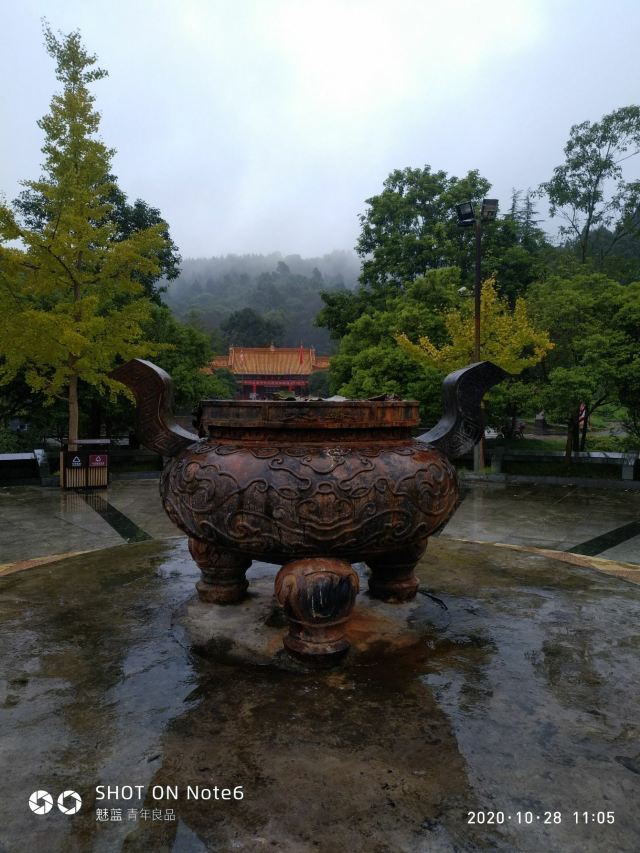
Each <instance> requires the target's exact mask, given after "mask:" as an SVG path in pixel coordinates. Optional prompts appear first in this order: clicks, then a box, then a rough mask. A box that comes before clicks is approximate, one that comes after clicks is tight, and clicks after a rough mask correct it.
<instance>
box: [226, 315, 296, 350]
mask: <svg viewBox="0 0 640 853" xmlns="http://www.w3.org/2000/svg"><path fill="white" fill-rule="evenodd" d="M220 331H221V332H222V337H223V340H224V341H225V343H226V344H227V345H228V346H238V347H241V346H242V347H266V346H269V344H274V345H275V346H278V345H279V344H280V341H281V340H282V336H283V335H284V323H283V322H282V320H281V319H280V318H278V317H277V316H274V315H271V316H269V315H265V316H261V315H260V314H258V312H257V311H254V310H253V308H242V309H241V310H240V311H234V312H233V314H230V315H229V316H228V317H227V319H226V320H225V321H224V323H222V325H221V326H220Z"/></svg>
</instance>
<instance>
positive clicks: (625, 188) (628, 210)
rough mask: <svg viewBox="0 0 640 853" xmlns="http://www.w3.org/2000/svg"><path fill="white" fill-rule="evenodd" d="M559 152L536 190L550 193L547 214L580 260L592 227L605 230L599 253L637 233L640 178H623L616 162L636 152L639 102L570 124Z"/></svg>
mask: <svg viewBox="0 0 640 853" xmlns="http://www.w3.org/2000/svg"><path fill="white" fill-rule="evenodd" d="M630 149H631V153H627V152H629V150H630ZM564 153H565V162H564V163H562V164H561V165H560V166H556V168H555V169H554V170H553V176H552V178H551V179H550V180H549V181H547V182H546V183H543V184H541V185H540V193H541V194H546V195H547V196H548V198H549V205H550V207H549V212H550V214H551V216H552V217H554V216H560V217H561V218H562V219H563V221H564V224H563V225H561V226H560V233H561V234H562V235H564V236H565V237H566V238H567V239H568V240H569V241H571V242H573V243H574V244H575V246H576V247H577V251H578V254H579V257H580V260H581V261H582V262H583V263H584V262H585V261H586V260H587V257H588V256H589V254H590V252H591V248H592V247H591V240H592V235H593V232H594V230H597V229H602V228H605V229H607V230H608V231H609V233H610V239H609V240H608V245H607V246H606V247H601V251H602V253H603V254H608V253H609V252H610V251H611V250H612V249H613V247H614V246H615V244H616V243H617V242H618V241H619V240H621V239H622V238H623V237H625V236H626V235H628V234H635V235H637V234H638V228H639V226H640V222H639V221H638V209H639V208H640V181H637V180H633V181H626V180H625V179H624V177H623V167H622V165H621V163H623V162H624V161H625V160H628V159H629V158H630V157H633V156H635V155H636V154H638V153H640V107H637V106H628V107H621V108H620V109H618V110H614V111H613V112H612V113H609V114H607V115H605V116H603V117H602V118H601V119H600V121H598V122H593V123H592V122H590V121H583V122H582V123H581V124H575V125H573V127H572V128H571V131H570V134H569V140H568V141H567V144H566V145H565V147H564Z"/></svg>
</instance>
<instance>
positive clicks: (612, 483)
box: [458, 468, 640, 491]
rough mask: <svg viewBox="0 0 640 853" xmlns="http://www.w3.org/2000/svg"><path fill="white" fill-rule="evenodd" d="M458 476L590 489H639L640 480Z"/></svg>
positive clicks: (471, 480) (462, 471)
mask: <svg viewBox="0 0 640 853" xmlns="http://www.w3.org/2000/svg"><path fill="white" fill-rule="evenodd" d="M458 476H459V477H460V479H461V480H464V481H465V482H468V483H533V484H537V485H540V486H579V487H581V488H588V489H612V490H617V491H638V490H640V480H598V479H596V478H595V477H594V478H591V477H534V476H532V475H530V474H475V473H474V472H473V471H466V470H465V469H464V468H462V469H461V468H459V469H458Z"/></svg>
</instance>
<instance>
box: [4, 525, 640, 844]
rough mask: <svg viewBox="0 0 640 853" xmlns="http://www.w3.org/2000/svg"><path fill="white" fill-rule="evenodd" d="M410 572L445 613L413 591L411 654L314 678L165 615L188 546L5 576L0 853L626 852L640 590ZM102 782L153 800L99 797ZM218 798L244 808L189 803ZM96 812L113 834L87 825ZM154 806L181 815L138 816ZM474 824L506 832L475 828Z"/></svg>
mask: <svg viewBox="0 0 640 853" xmlns="http://www.w3.org/2000/svg"><path fill="white" fill-rule="evenodd" d="M420 575H421V581H422V583H423V587H424V588H425V589H429V590H430V591H432V592H433V593H434V594H435V595H436V596H438V597H439V598H441V599H442V601H443V602H444V604H446V607H447V610H446V611H445V610H443V609H442V608H441V607H440V606H439V605H438V603H437V602H435V601H433V600H431V599H428V598H426V597H424V599H423V600H422V601H421V604H420V606H419V608H418V610H417V611H416V613H415V614H414V615H413V616H412V629H413V630H415V631H417V632H418V640H417V642H415V643H413V644H412V645H410V646H408V647H398V648H397V649H395V650H390V649H389V647H388V646H386V647H385V648H376V647H375V645H374V646H373V647H372V648H370V649H369V651H368V652H367V653H363V654H360V655H357V656H354V657H352V658H351V659H347V661H346V663H345V664H344V665H343V666H342V667H341V668H338V669H335V670H331V671H326V672H311V673H308V672H295V671H286V670H282V669H276V668H274V667H270V666H255V665H244V666H242V665H231V664H229V663H228V662H227V661H225V660H224V659H218V660H215V659H214V660H211V659H207V658H203V657H202V656H199V655H196V654H193V653H192V652H191V650H190V649H189V648H185V645H184V643H183V642H182V640H181V637H180V636H179V635H178V634H176V632H175V631H174V630H173V628H172V615H173V614H174V613H175V611H176V610H177V609H178V608H179V606H180V605H181V603H182V602H183V601H184V600H185V599H187V598H189V597H190V596H191V594H192V590H193V583H194V582H195V580H196V579H197V571H196V570H195V567H194V566H193V564H192V563H191V560H190V558H189V556H188V554H187V552H186V546H185V543H184V542H181V541H173V542H170V543H168V542H167V543H161V542H152V543H140V544H136V545H129V546H123V547H119V548H113V549H110V550H108V551H102V552H100V553H93V554H88V555H84V556H82V557H77V558H73V559H70V560H66V561H65V562H64V564H57V565H50V566H46V567H42V568H39V569H34V570H30V571H27V572H23V573H19V574H15V575H11V576H8V577H6V578H4V579H1V580H0V626H1V627H0V632H1V636H0V650H1V651H0V655H1V656H2V665H1V669H0V671H1V672H2V673H3V675H4V680H3V683H2V692H1V693H0V709H1V713H2V726H1V736H0V737H1V743H2V766H3V768H4V771H5V772H4V773H3V774H2V776H1V777H0V802H1V803H2V821H1V822H0V850H5V849H6V850H7V851H12V853H13V851H21V850H31V849H42V850H47V851H58V850H59V851H65V853H66V852H67V851H76V850H77V851H85V850H86V851H99V853H102V851H116V850H117V851H119V850H123V849H124V850H127V851H143V850H144V851H147V850H149V851H154V853H155V851H165V850H166V851H178V853H191V851H202V850H220V851H227V850H247V851H252V853H253V851H256V850H261V849H265V850H266V849H277V850H279V851H292V852H293V851H295V853H304V851H307V850H308V851H318V850H320V851H336V850H339V849H348V850H353V851H367V853H377V851H380V853H382V851H430V852H431V851H436V853H437V851H474V850H488V849H490V850H518V851H540V850H543V849H545V850H552V851H555V850H557V851H563V853H565V852H566V851H576V853H577V851H580V853H585V851H601V850H604V849H608V850H616V851H629V853H632V851H633V853H635V851H637V850H638V848H639V847H640V835H639V833H638V818H637V815H638V806H639V805H640V797H639V790H640V745H639V744H640V715H639V713H638V711H639V702H638V688H637V672H638V647H639V641H638V629H637V626H638V624H640V618H639V617H640V590H639V589H638V588H637V587H635V586H632V585H631V584H627V583H625V582H624V581H620V580H618V579H616V578H613V577H609V576H604V575H599V574H596V573H595V572H592V571H590V570H587V569H581V568H577V567H573V566H568V565H566V564H561V563H557V562H554V561H551V560H549V559H547V558H544V557H540V556H537V555H536V556H533V555H528V554H522V553H514V552H504V551H500V550H499V549H494V548H491V547H490V546H473V545H469V544H462V543H453V542H446V541H444V540H438V541H437V542H434V543H432V546H431V548H430V551H429V552H428V555H427V557H426V558H425V560H424V562H423V564H422V566H421V569H420ZM400 606H401V605H400ZM274 630H276V629H275V628H274ZM97 785H120V786H122V785H142V786H144V793H143V797H142V799H141V800H140V801H138V800H137V799H134V800H133V801H125V800H120V801H116V799H115V798H114V799H111V800H110V801H109V802H100V801H98V800H97V799H96V791H95V789H96V786H97ZM215 785H217V786H219V787H220V788H222V787H229V788H231V789H233V788H234V787H235V786H239V785H240V786H242V788H243V793H244V799H243V800H241V801H234V800H233V799H232V800H230V801H225V802H221V801H215V800H209V801H202V800H198V801H196V800H193V799H191V800H188V799H187V798H186V796H183V794H184V793H185V792H186V790H187V786H192V788H195V787H196V786H198V788H199V789H201V788H203V787H205V788H211V787H213V786H215ZM153 786H162V787H163V788H166V787H167V786H178V788H179V790H180V792H181V793H180V798H179V799H178V800H177V801H176V800H173V799H170V798H165V799H159V800H157V801H156V800H154V799H153V797H152V796H151V791H152V787H153ZM38 789H43V790H47V791H50V792H51V793H52V794H53V795H54V797H55V796H57V794H58V793H59V792H61V791H64V790H67V789H71V790H76V791H78V792H79V793H80V794H81V796H82V798H83V806H82V809H81V810H80V812H79V813H78V814H77V815H74V816H68V815H63V814H61V813H60V812H58V810H57V809H56V808H55V806H54V809H53V810H52V811H51V812H50V813H49V814H47V815H42V816H38V815H34V814H33V813H32V812H31V811H30V810H29V808H28V805H27V801H28V798H29V795H30V794H31V793H32V792H33V791H35V790H38ZM159 790H160V787H157V788H156V791H159ZM103 806H108V807H120V808H122V810H123V811H122V816H123V820H122V821H121V822H115V821H108V822H100V821H97V820H96V809H97V808H99V807H103ZM143 807H146V808H147V809H148V810H149V812H150V815H152V813H153V809H160V810H163V811H164V812H166V809H168V808H171V809H173V810H174V813H175V817H176V820H174V821H166V820H164V821H159V820H156V821H154V820H152V819H148V820H146V821H143V820H141V819H137V820H135V821H133V820H131V819H127V809H128V808H143ZM478 811H484V812H489V811H492V812H503V813H504V816H505V822H504V824H502V825H500V826H486V825H484V826H482V825H477V824H475V825H473V824H469V822H468V813H469V812H478ZM575 811H577V812H584V811H587V812H588V813H589V814H591V813H594V814H595V813H597V812H607V811H613V812H615V823H614V824H613V825H611V824H606V825H598V824H597V823H595V822H594V823H592V822H589V823H588V825H586V826H585V825H584V824H578V825H576V822H575V819H574V816H573V813H574V812H575ZM518 812H520V813H521V821H522V824H521V825H519V824H518V817H517V814H518ZM525 812H531V813H532V815H533V816H534V817H533V818H532V823H531V824H530V825H528V824H525V823H524V821H525V817H524V813H525ZM545 812H552V813H553V812H560V813H561V815H562V819H561V823H559V824H553V823H551V824H545V823H544V815H545ZM509 815H510V816H511V819H508V816H509ZM538 815H539V816H540V820H538V819H537V816H538Z"/></svg>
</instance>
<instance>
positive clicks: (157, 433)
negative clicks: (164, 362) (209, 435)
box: [109, 358, 199, 456]
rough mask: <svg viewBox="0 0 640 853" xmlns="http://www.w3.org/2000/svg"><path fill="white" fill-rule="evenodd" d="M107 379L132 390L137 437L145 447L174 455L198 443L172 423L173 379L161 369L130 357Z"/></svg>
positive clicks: (173, 421)
mask: <svg viewBox="0 0 640 853" xmlns="http://www.w3.org/2000/svg"><path fill="white" fill-rule="evenodd" d="M109 376H110V377H111V378H112V379H116V380H117V381H118V382H122V384H123V385H126V386H127V388H130V389H131V390H132V391H133V393H134V395H135V398H136V403H137V404H138V405H137V409H136V417H137V423H138V435H139V437H140V441H141V443H142V444H143V445H144V446H145V447H146V448H148V449H149V450H154V451H155V452H156V453H160V454H162V456H176V455H177V454H178V453H180V451H181V450H184V448H185V447H188V446H189V445H190V444H193V442H194V441H198V440H199V439H198V436H197V435H196V434H195V433H193V432H189V430H186V429H183V427H181V426H179V424H177V423H176V422H175V420H174V418H173V405H172V404H173V380H172V379H171V377H170V376H169V374H168V373H166V372H165V371H164V370H163V369H162V368H161V367H157V365H155V364H152V363H151V362H150V361H145V360H144V359H142V358H134V359H132V360H131V361H128V362H127V363H126V364H123V365H121V366H120V367H116V369H115V370H112V371H111V373H110V374H109Z"/></svg>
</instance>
